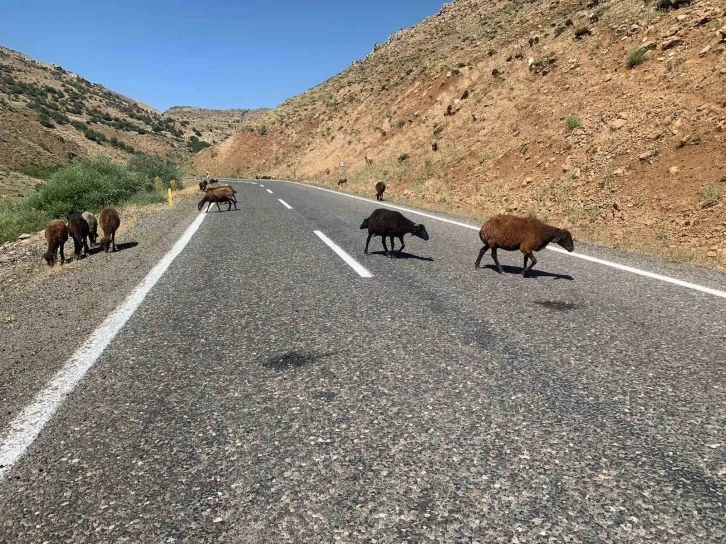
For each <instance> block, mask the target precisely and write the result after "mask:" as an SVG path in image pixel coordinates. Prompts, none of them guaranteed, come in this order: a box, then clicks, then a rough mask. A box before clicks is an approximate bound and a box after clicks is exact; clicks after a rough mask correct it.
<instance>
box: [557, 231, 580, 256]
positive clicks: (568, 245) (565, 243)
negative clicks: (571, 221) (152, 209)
mask: <svg viewBox="0 0 726 544" xmlns="http://www.w3.org/2000/svg"><path fill="white" fill-rule="evenodd" d="M552 241H553V242H554V243H555V244H558V245H560V246H562V247H564V248H565V249H566V250H567V251H570V252H572V251H575V243H574V242H573V241H572V234H570V231H569V230H567V229H560V231H559V232H558V233H557V236H555V238H554V240H552Z"/></svg>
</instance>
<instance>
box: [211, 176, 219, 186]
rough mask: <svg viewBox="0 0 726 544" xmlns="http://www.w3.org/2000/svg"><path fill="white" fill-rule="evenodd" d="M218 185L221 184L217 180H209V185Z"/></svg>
mask: <svg viewBox="0 0 726 544" xmlns="http://www.w3.org/2000/svg"><path fill="white" fill-rule="evenodd" d="M217 183H219V180H218V179H216V178H211V179H210V180H209V185H216V184H217Z"/></svg>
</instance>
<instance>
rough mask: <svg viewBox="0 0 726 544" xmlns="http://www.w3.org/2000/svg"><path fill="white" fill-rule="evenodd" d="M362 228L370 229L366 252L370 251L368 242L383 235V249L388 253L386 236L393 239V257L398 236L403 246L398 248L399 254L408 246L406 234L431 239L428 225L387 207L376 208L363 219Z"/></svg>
mask: <svg viewBox="0 0 726 544" xmlns="http://www.w3.org/2000/svg"><path fill="white" fill-rule="evenodd" d="M360 228H361V230H363V229H368V239H367V240H366V248H365V250H364V253H366V254H367V253H368V244H370V242H371V238H372V237H374V236H380V237H381V240H382V241H383V250H384V252H385V253H386V254H388V253H389V251H388V247H386V238H390V239H391V251H390V255H391V257H393V250H394V249H395V244H394V240H393V239H394V238H398V239H399V240H400V241H401V247H400V248H399V250H398V253H399V254H400V253H401V252H403V248H405V247H406V244H405V243H404V241H403V235H404V234H413V235H414V236H418V237H419V238H421V239H422V240H428V239H429V233H428V232H426V227H424V226H423V225H422V224H417V223H414V222H413V221H411V220H410V219H406V218H405V217H404V216H403V214H401V213H400V212H397V211H394V210H387V209H385V208H378V209H377V210H374V211H373V213H372V214H371V215H370V216H369V217H368V218H366V219H364V220H363V223H362V224H361V226H360Z"/></svg>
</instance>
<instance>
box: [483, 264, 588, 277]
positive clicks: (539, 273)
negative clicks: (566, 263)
mask: <svg viewBox="0 0 726 544" xmlns="http://www.w3.org/2000/svg"><path fill="white" fill-rule="evenodd" d="M482 268H487V269H489V270H493V271H494V272H496V271H497V267H496V266H495V265H493V264H487V265H484V266H482ZM502 269H503V270H504V273H505V274H519V275H521V274H522V270H524V268H522V267H521V266H510V265H506V264H503V265H502ZM529 277H530V278H532V279H535V278H554V279H556V280H570V281H573V280H574V279H575V278H573V277H572V276H570V275H568V274H554V273H552V272H545V271H544V270H537V269H536V268H535V269H533V270H531V271H530V273H529Z"/></svg>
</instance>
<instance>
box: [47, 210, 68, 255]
mask: <svg viewBox="0 0 726 544" xmlns="http://www.w3.org/2000/svg"><path fill="white" fill-rule="evenodd" d="M45 239H46V241H47V242H48V251H46V252H45V255H43V258H44V259H45V262H47V263H48V266H54V265H55V260H56V254H57V253H58V250H59V249H60V258H61V264H65V262H66V256H65V255H64V254H63V246H64V245H65V243H66V242H67V241H68V228H67V227H66V224H65V223H64V222H63V221H61V220H60V219H54V220H53V221H51V222H50V223H49V224H48V226H47V227H45Z"/></svg>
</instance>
